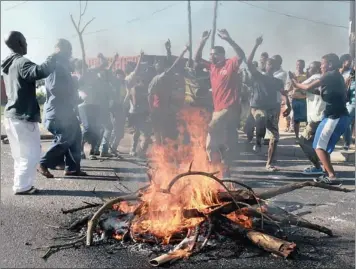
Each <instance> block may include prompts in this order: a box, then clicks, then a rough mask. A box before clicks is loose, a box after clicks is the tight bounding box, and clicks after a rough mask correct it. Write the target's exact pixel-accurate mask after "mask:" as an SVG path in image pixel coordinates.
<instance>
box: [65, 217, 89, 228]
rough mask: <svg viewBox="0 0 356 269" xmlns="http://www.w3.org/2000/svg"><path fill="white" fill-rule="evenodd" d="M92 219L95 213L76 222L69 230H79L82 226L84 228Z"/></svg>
mask: <svg viewBox="0 0 356 269" xmlns="http://www.w3.org/2000/svg"><path fill="white" fill-rule="evenodd" d="M92 217H93V213H90V214H87V215H85V216H84V217H82V218H80V219H78V220H76V221H74V222H73V223H72V224H71V225H70V226H69V227H68V228H67V229H68V230H77V229H78V228H79V227H80V226H84V225H85V224H86V223H87V222H88V221H89V220H90V219H91V218H92Z"/></svg>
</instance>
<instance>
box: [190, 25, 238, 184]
mask: <svg viewBox="0 0 356 269" xmlns="http://www.w3.org/2000/svg"><path fill="white" fill-rule="evenodd" d="M218 36H219V37H220V38H221V39H223V40H225V41H226V42H227V43H229V44H230V46H231V47H232V48H233V49H234V51H235V53H236V56H235V57H233V58H231V59H226V58H225V49H224V48H223V47H221V46H215V47H214V48H212V49H211V53H210V60H211V61H210V62H208V61H206V60H203V59H202V52H203V48H204V46H205V44H206V41H207V40H208V38H209V37H210V32H208V31H205V32H204V33H203V35H202V39H201V41H200V45H199V48H198V50H197V52H196V55H195V62H196V63H197V64H202V65H204V66H205V67H206V69H207V70H209V72H210V81H211V89H212V96H213V105H214V112H213V115H212V119H211V122H210V123H209V130H208V137H207V141H206V150H207V154H208V158H209V160H210V162H212V163H217V162H221V163H222V164H223V165H224V169H223V177H226V178H228V177H230V165H231V158H230V154H231V153H229V148H228V145H227V142H228V140H230V138H229V134H228V130H229V128H231V126H233V127H235V126H237V123H236V121H237V113H238V106H239V97H238V91H239V89H238V85H239V81H238V78H239V74H238V70H239V68H240V65H241V63H242V62H243V60H244V59H245V53H244V52H243V50H242V49H241V48H240V47H239V46H238V45H237V44H236V43H235V41H234V40H232V38H231V37H230V35H229V33H228V32H227V31H226V30H225V29H222V30H218ZM235 129H236V127H235Z"/></svg>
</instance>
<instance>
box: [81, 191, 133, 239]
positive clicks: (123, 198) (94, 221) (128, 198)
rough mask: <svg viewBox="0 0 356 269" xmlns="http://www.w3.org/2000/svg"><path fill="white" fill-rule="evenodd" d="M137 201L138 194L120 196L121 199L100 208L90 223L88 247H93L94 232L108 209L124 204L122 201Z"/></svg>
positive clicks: (115, 199)
mask: <svg viewBox="0 0 356 269" xmlns="http://www.w3.org/2000/svg"><path fill="white" fill-rule="evenodd" d="M137 199H138V195H137V194H130V195H125V196H120V197H117V198H114V199H112V200H110V201H108V202H106V203H105V204H104V205H103V206H102V207H100V208H99V210H98V211H97V212H96V213H95V214H94V216H93V217H92V218H91V220H89V222H88V229H87V236H86V237H87V240H86V245H87V246H91V244H92V243H93V230H94V228H95V227H96V225H97V223H98V220H99V218H100V216H101V215H102V214H103V213H104V212H105V211H106V210H107V209H110V208H111V207H112V206H113V205H114V204H117V203H119V202H122V201H135V200H137Z"/></svg>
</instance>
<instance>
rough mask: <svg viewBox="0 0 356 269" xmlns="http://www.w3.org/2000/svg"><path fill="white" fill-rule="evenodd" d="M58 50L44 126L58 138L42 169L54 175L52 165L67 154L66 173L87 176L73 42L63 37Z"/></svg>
mask: <svg viewBox="0 0 356 269" xmlns="http://www.w3.org/2000/svg"><path fill="white" fill-rule="evenodd" d="M55 48H56V50H58V51H61V54H60V55H58V57H57V63H56V64H57V68H56V70H55V71H54V72H52V73H51V74H50V75H49V76H48V77H47V78H46V81H45V83H46V102H45V104H44V108H43V112H44V125H45V126H46V128H47V130H48V131H49V132H51V133H52V134H53V135H54V141H53V143H52V145H51V146H50V148H49V149H48V151H47V152H46V153H45V154H44V155H43V157H42V158H41V160H40V165H39V168H38V171H39V172H40V173H41V174H42V175H43V176H45V177H47V178H53V177H54V176H53V174H51V173H50V172H49V170H48V168H51V167H53V166H56V165H57V164H58V160H59V159H60V158H61V156H63V155H64V158H65V172H64V175H65V176H86V175H87V174H86V173H85V172H83V171H81V169H80V161H81V141H82V137H81V135H82V134H81V129H80V125H79V120H78V111H77V107H78V103H79V96H78V91H77V89H76V88H75V85H74V81H73V78H72V76H71V73H72V71H73V70H72V66H71V63H70V61H69V59H70V57H71V56H72V45H71V44H70V42H69V41H68V40H66V39H59V40H58V42H57V44H56V46H55Z"/></svg>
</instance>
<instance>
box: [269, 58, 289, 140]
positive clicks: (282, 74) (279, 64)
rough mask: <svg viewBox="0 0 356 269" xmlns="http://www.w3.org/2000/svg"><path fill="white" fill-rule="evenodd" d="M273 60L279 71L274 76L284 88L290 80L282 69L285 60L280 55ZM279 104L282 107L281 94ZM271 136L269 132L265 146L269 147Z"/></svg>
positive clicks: (278, 96) (278, 98) (278, 95)
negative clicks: (280, 81)
mask: <svg viewBox="0 0 356 269" xmlns="http://www.w3.org/2000/svg"><path fill="white" fill-rule="evenodd" d="M272 59H273V60H274V62H275V64H276V69H277V71H276V72H274V74H273V76H274V77H275V78H278V79H280V80H282V81H283V87H285V85H286V82H287V78H288V74H287V72H286V71H284V70H283V69H282V62H283V59H282V57H281V55H278V54H277V55H274V56H272ZM277 103H279V104H280V105H281V103H282V95H281V94H280V93H279V92H277ZM271 135H272V134H271V132H269V131H268V130H267V132H266V136H265V140H264V144H265V145H269V138H270V137H271Z"/></svg>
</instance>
